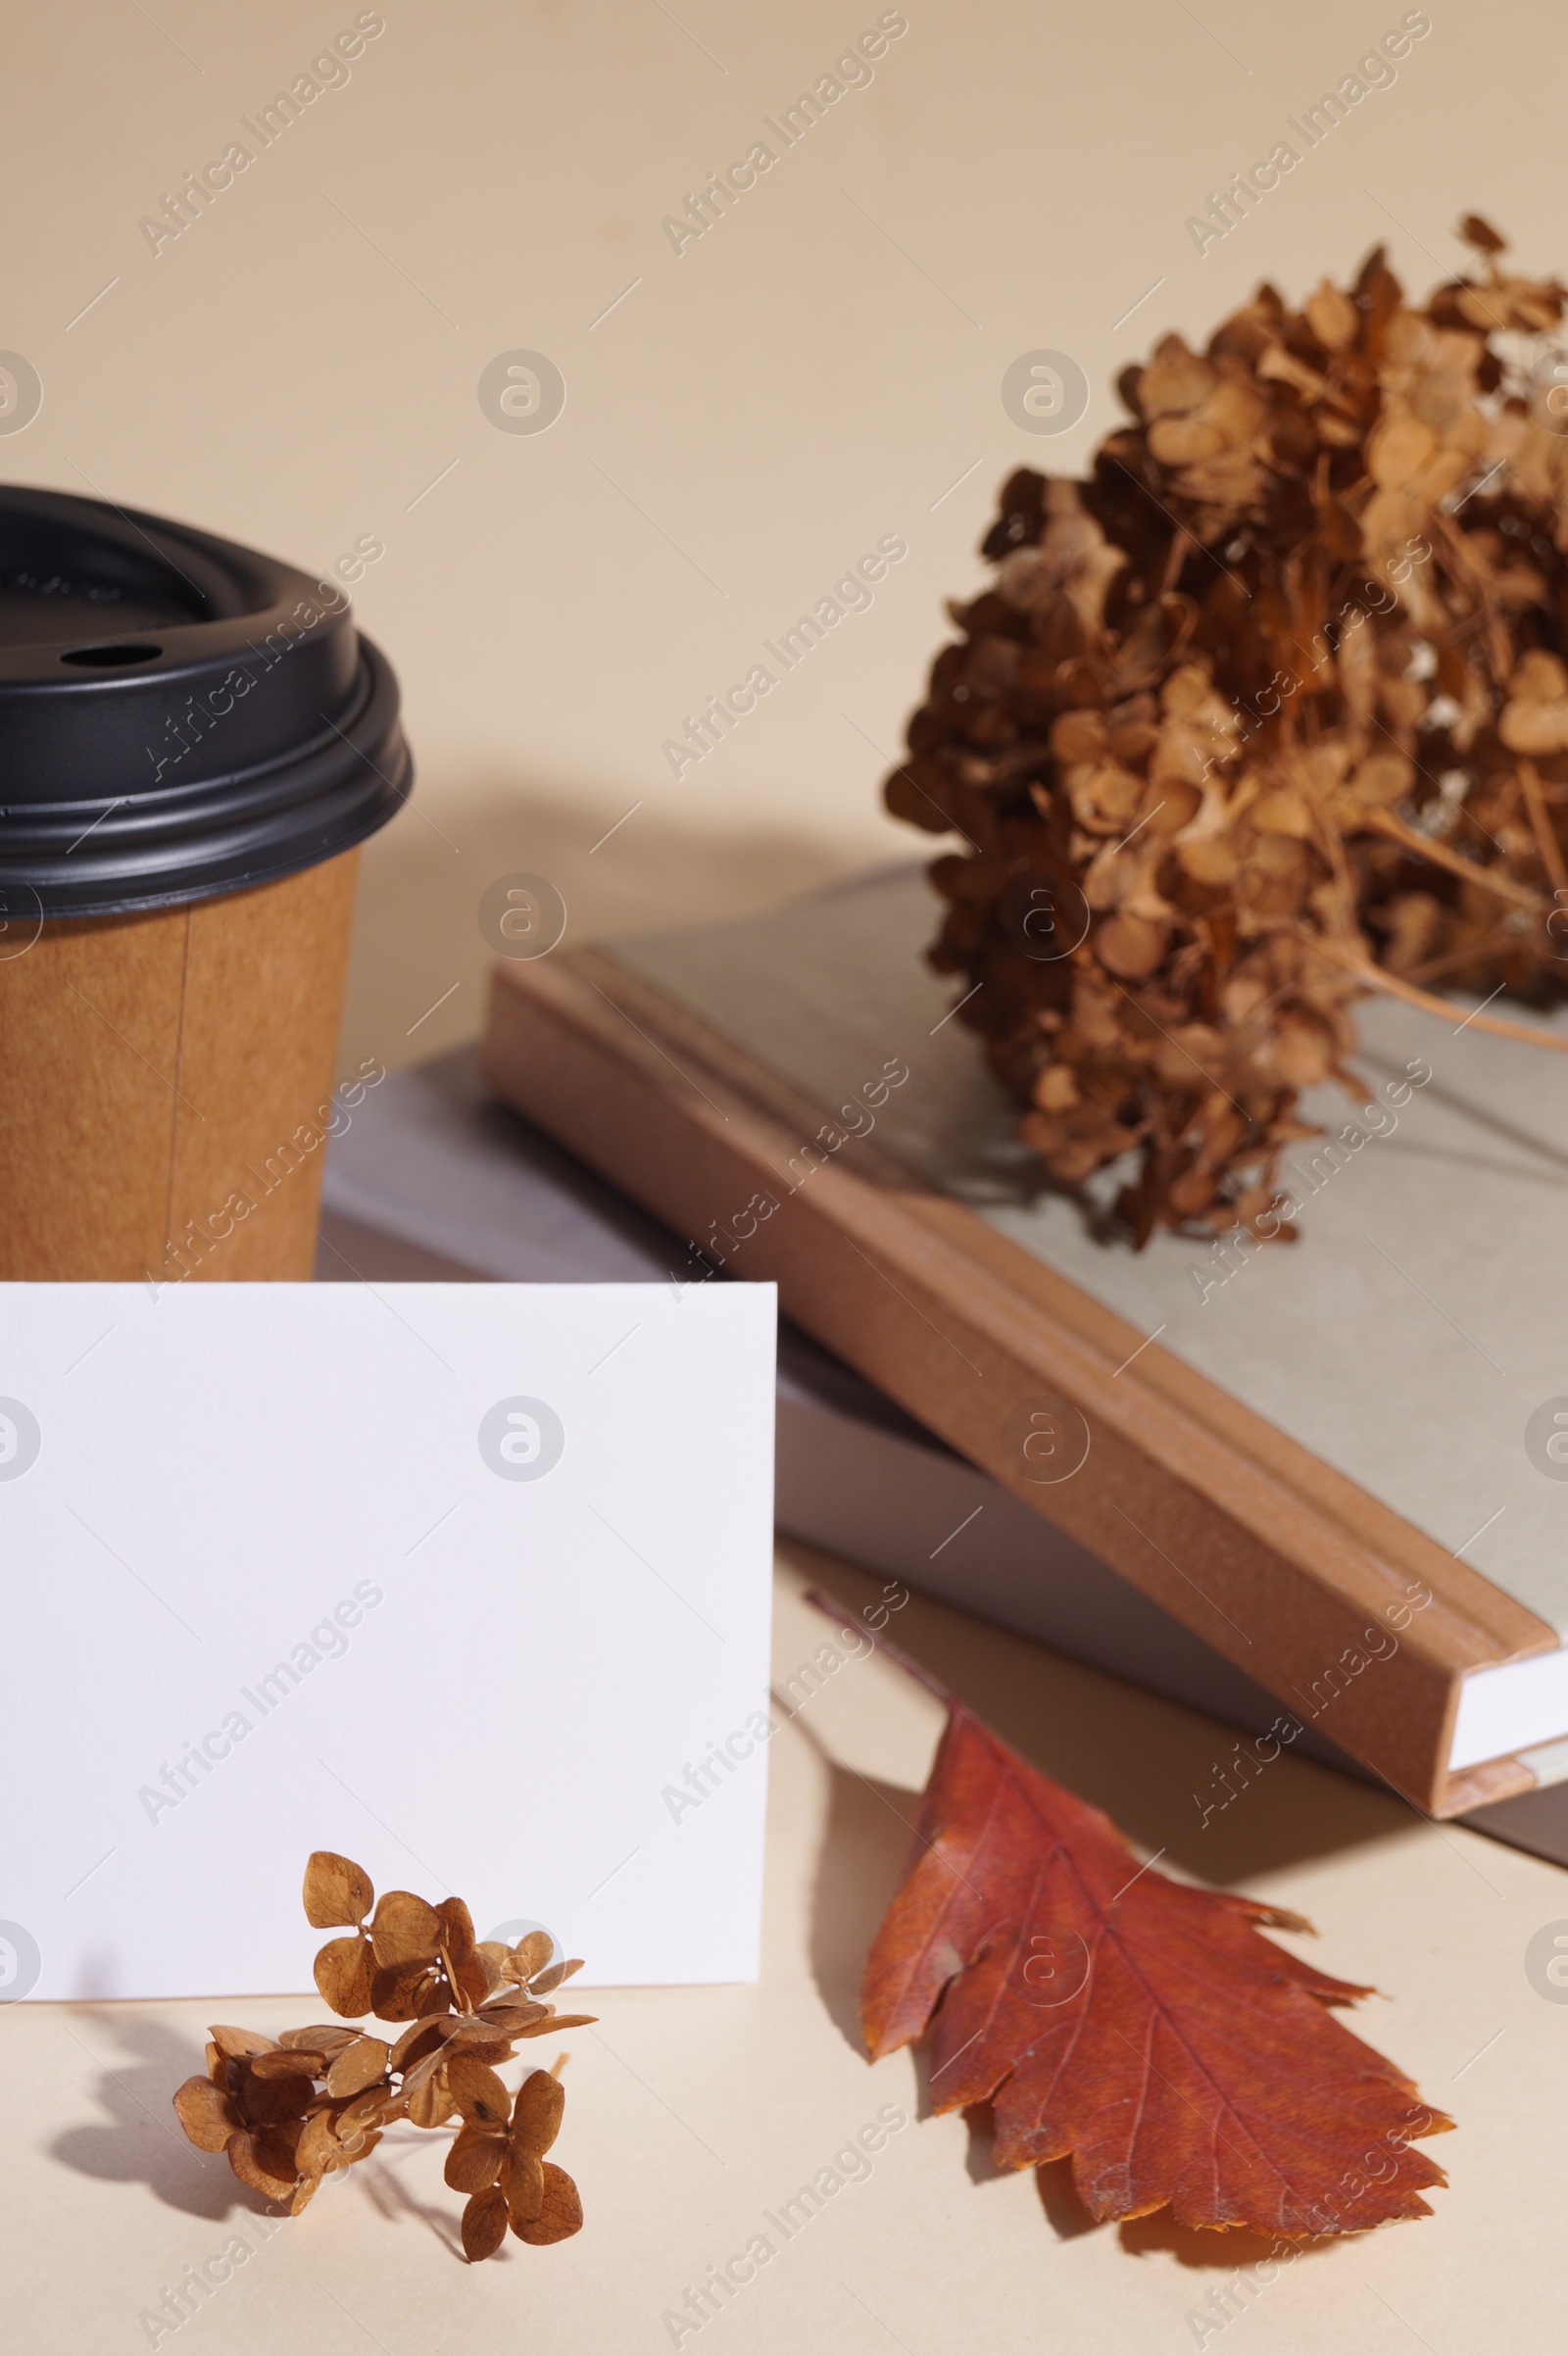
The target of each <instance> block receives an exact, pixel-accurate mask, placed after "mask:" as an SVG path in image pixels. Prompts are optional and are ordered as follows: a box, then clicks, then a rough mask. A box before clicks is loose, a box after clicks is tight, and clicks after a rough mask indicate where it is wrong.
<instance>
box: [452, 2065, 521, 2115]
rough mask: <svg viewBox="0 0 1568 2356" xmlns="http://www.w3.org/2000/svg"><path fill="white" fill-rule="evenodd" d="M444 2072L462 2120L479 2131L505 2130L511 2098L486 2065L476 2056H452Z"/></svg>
mask: <svg viewBox="0 0 1568 2356" xmlns="http://www.w3.org/2000/svg"><path fill="white" fill-rule="evenodd" d="M446 2072H447V2084H448V2086H450V2087H451V2089H452V2099H453V2101H454V2102H455V2103H456V2104H457V2106H458V2109H459V2110H460V2111H461V2112H462V2114H463V2116H464V2118H465V2119H466V2120H469V2121H475V2120H476V2121H477V2122H478V2123H479V2125H480V2126H482V2127H505V2125H506V2123H507V2113H508V2111H509V2110H510V2109H511V2107H512V2097H511V2096H510V2095H509V2093H508V2092H507V2089H506V2087H505V2086H503V2085H502V2083H501V2081H500V2079H499V2078H498V2077H497V2076H496V2074H495V2072H494V2070H492V2069H491V2067H490V2065H489V2063H488V2062H482V2061H480V2060H479V2058H478V2057H477V2055H476V2054H471V2053H454V2054H453V2056H452V2059H451V2060H450V2061H449V2062H448V2063H447V2065H446Z"/></svg>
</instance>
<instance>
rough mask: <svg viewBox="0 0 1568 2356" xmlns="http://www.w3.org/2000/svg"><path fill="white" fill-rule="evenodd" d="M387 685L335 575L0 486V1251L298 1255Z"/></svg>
mask: <svg viewBox="0 0 1568 2356" xmlns="http://www.w3.org/2000/svg"><path fill="white" fill-rule="evenodd" d="M367 561H369V560H368V559H367ZM346 562H347V561H346V560H340V566H339V568H340V569H341V568H342V566H343V564H345V563H346ZM359 568H360V569H361V570H363V564H360V567H359ZM353 576H354V568H353V565H350V566H349V570H348V575H347V577H353ZM398 702H399V699H398V688H397V681H396V679H395V677H394V676H393V674H392V671H391V668H390V666H389V665H388V663H386V661H385V659H384V658H383V657H382V656H381V654H380V653H379V651H378V650H377V649H376V648H375V647H374V646H372V645H371V644H370V642H369V641H368V639H366V638H363V637H362V636H361V635H360V634H359V632H358V631H357V630H356V628H355V626H354V623H353V620H352V617H351V614H350V609H349V602H348V594H347V590H346V588H345V586H344V582H343V580H341V579H338V578H335V577H334V578H330V579H326V580H317V581H313V580H312V579H311V577H310V576H309V575H308V574H306V573H303V572H300V571H298V570H296V569H295V568H294V567H293V566H290V565H287V564H280V563H278V562H277V560H275V559H274V558H271V557H267V556H263V555H261V554H259V553H258V552H257V551H255V550H254V549H247V548H242V547H240V546H238V545H237V544H235V543H233V542H229V541H224V540H220V539H217V538H215V537H214V536H213V535H211V534H210V533H206V532H201V531H198V530H195V529H193V528H192V527H191V526H189V525H186V524H181V523H174V522H172V521H170V520H169V519H168V518H167V517H162V516H157V515H136V514H132V513H130V512H128V511H126V510H123V509H121V508H118V507H113V506H110V505H108V504H107V503H103V502H99V501H96V500H84V499H77V498H74V497H73V496H68V495H66V494H62V493H58V492H50V491H36V490H31V489H20V488H16V487H13V486H5V485H0V1278H4V1279H9V1280H12V1281H17V1280H21V1281H24V1282H26V1281H43V1282H82V1281H89V1280H100V1281H111V1282H114V1281H119V1282H127V1281H138V1280H144V1281H146V1282H149V1283H152V1284H154V1285H163V1284H170V1283H184V1282H187V1281H196V1282H200V1281H206V1280H217V1281H222V1280H228V1281H237V1280H243V1279H248V1278H258V1277H284V1278H305V1277H309V1276H310V1275H311V1274H312V1272H313V1260H314V1256H315V1247H316V1232H317V1219H318V1207H319V1200H320V1188H321V1171H322V1164H323V1161H324V1159H325V1153H326V1145H327V1139H328V1136H329V1133H330V1132H331V1130H332V1129H333V1128H334V1127H341V1125H342V1122H343V1120H344V1118H345V1117H347V1115H346V1112H345V1108H344V1107H343V1106H342V1105H341V1104H339V1103H337V1102H336V1101H335V1099H334V1093H333V1091H334V1079H335V1077H336V1074H335V1071H334V1064H335V1060H336V1055H337V1036H338V1027H339V1024H340V1021H341V1018H342V1007H343V987H344V978H345V974H346V970H347V963H348V953H349V939H350V932H351V927H352V921H353V908H354V885H355V878H356V874H357V870H358V866H359V845H360V844H361V843H363V842H364V841H365V840H366V838H367V837H368V835H370V834H372V833H373V832H374V831H375V829H376V828H377V827H379V826H381V825H384V824H385V822H386V821H387V819H388V818H390V817H391V816H393V815H394V814H395V812H396V811H397V810H399V809H400V808H401V807H402V804H403V802H404V801H405V799H406V798H407V796H408V793H409V789H410V785H411V783H412V776H413V769H412V763H411V761H410V759H409V754H408V748H407V746H406V745H405V743H404V740H403V735H402V730H401V727H400V723H399V715H398ZM354 1076H355V1075H351V1079H352V1078H353V1077H354ZM366 1076H367V1075H366V1074H364V1073H362V1074H360V1075H358V1077H359V1078H360V1079H361V1080H362V1081H363V1080H364V1079H365V1077H366Z"/></svg>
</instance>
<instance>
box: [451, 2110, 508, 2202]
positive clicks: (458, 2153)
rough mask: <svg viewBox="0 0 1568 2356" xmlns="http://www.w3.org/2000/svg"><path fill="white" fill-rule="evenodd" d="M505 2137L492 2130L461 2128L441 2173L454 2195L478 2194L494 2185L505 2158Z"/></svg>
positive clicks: (471, 2127)
mask: <svg viewBox="0 0 1568 2356" xmlns="http://www.w3.org/2000/svg"><path fill="white" fill-rule="evenodd" d="M506 2151H507V2143H506V2137H505V2136H504V2135H498V2134H497V2132H496V2131H495V2129H494V2128H490V2127H477V2126H471V2125H470V2126H466V2127H460V2128H459V2130H458V2133H457V2136H456V2138H455V2140H454V2142H453V2145H452V2149H451V2150H450V2151H449V2152H448V2153H447V2164H446V2168H445V2171H444V2174H445V2176H446V2181H447V2183H448V2184H450V2185H451V2186H452V2189H453V2191H454V2192H480V2191H482V2190H483V2189H484V2187H485V2185H486V2184H494V2183H495V2181H496V2178H497V2177H498V2176H499V2174H500V2172H501V2163H502V2161H503V2159H505V2157H506Z"/></svg>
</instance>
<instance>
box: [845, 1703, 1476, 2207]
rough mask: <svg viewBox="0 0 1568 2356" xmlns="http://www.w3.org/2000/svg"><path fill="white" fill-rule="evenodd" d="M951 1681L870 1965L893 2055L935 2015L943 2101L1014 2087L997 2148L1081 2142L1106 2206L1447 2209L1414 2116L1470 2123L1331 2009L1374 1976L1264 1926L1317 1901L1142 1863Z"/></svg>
mask: <svg viewBox="0 0 1568 2356" xmlns="http://www.w3.org/2000/svg"><path fill="white" fill-rule="evenodd" d="M906 1666H908V1667H910V1668H913V1664H912V1663H906ZM915 1674H917V1675H920V1674H922V1673H921V1672H919V1671H916V1672H915ZM944 1698H945V1699H947V1701H948V1706H949V1710H950V1717H949V1723H948V1728H947V1731H946V1733H945V1735H944V1736H943V1739H942V1744H941V1748H940V1750H939V1751H938V1754H937V1760H936V1765H935V1767H934V1768H933V1770H932V1775H931V1780H930V1783H929V1784H928V1786H927V1787H926V1792H925V1796H924V1799H923V1802H922V1805H921V1809H920V1814H919V1818H918V1822H917V1825H916V1832H915V1841H914V1844H913V1848H912V1850H911V1855H910V1862H909V1865H908V1868H907V1872H906V1875H905V1879H904V1882H903V1884H902V1885H901V1887H900V1890H899V1891H898V1894H897V1896H896V1897H895V1898H894V1900H893V1903H892V1905H891V1906H890V1907H889V1909H888V1912H887V1915H886V1917H885V1919H884V1921H883V1923H882V1927H881V1929H880V1930H879V1932H878V1933H877V1937H876V1939H875V1942H874V1944H873V1946H872V1949H871V1953H870V1956H869V1957H868V1959H867V1963H866V1969H865V1979H864V1983H863V1986H862V1988H861V2021H862V2026H863V2028H864V2032H865V2041H866V2044H867V2047H868V2048H869V2051H870V2054H871V2057H872V2059H873V2060H878V2059H880V2058H881V2056H882V2055H883V2054H885V2053H892V2052H894V2051H896V2050H897V2048H898V2047H899V2046H901V2045H908V2044H912V2043H914V2042H915V2041H916V2040H917V2039H920V2038H923V2037H929V2050H930V2063H931V2070H930V2085H931V2098H932V2105H933V2108H934V2109H935V2110H937V2111H939V2112H941V2111H953V2110H958V2109H960V2108H962V2107H963V2106H965V2105H967V2104H970V2103H981V2102H990V2103H992V2104H994V2106H995V2118H996V2146H995V2149H996V2158H997V2160H998V2162H999V2164H1000V2165H1001V2166H1003V2167H1006V2168H1027V2167H1037V2166H1040V2165H1041V2164H1043V2163H1044V2162H1047V2161H1050V2160H1058V2159H1061V2158H1064V2157H1067V2156H1070V2158H1071V2161H1072V2174H1073V2182H1074V2184H1075V2186H1076V2188H1077V2191H1078V2194H1079V2197H1080V2198H1081V2199H1082V2201H1083V2203H1084V2205H1085V2207H1086V2208H1087V2209H1088V2210H1089V2212H1090V2214H1091V2215H1092V2216H1094V2217H1095V2218H1097V2219H1101V2220H1104V2219H1109V2218H1126V2217H1142V2216H1144V2215H1146V2214H1147V2213H1148V2212H1149V2211H1150V2210H1152V2209H1159V2208H1163V2207H1166V2206H1167V2205H1168V2206H1169V2208H1170V2210H1171V2212H1172V2215H1173V2216H1174V2218H1175V2220H1176V2222H1177V2223H1178V2224H1179V2225H1183V2226H1220V2227H1242V2226H1246V2227H1250V2228H1252V2229H1253V2230H1254V2231H1256V2232H1258V2233H1270V2234H1276V2235H1283V2236H1285V2237H1287V2238H1304V2237H1306V2236H1309V2235H1316V2234H1330V2233H1362V2232H1364V2231H1366V2229H1367V2228H1369V2227H1371V2226H1376V2225H1383V2224H1386V2223H1387V2222H1388V2221H1389V2220H1390V2219H1392V2218H1399V2217H1424V2216H1430V2215H1431V2211H1430V2209H1429V2208H1428V2206H1427V2203H1426V2202H1425V2201H1424V2200H1423V2199H1422V2198H1421V2191H1422V2189H1423V2188H1424V2187H1426V2186H1428V2185H1432V2184H1444V2183H1446V2178H1445V2176H1444V2173H1443V2171H1442V2169H1441V2168H1439V2167H1438V2166H1437V2165H1436V2163H1435V2162H1434V2161H1432V2160H1431V2159H1429V2158H1428V2157H1427V2155H1426V2153H1425V2152H1423V2151H1418V2150H1415V2149H1414V2148H1412V2143H1411V2138H1413V2137H1415V2136H1418V2135H1433V2134H1435V2133H1437V2132H1438V2131H1439V2130H1440V2129H1443V2128H1446V2127H1450V2126H1451V2125H1452V2121H1451V2120H1449V2119H1446V2118H1445V2117H1444V2116H1443V2114H1442V2113H1441V2112H1438V2111H1434V2110H1432V2109H1430V2108H1429V2107H1428V2106H1427V2105H1426V2104H1424V2103H1422V2102H1421V2101H1420V2100H1419V2098H1418V2097H1417V2094H1416V2090H1415V2087H1414V2086H1413V2085H1412V2083H1411V2082H1410V2080H1408V2079H1407V2078H1406V2077H1405V2076H1404V2075H1403V2073H1402V2072H1401V2071H1399V2070H1397V2069H1396V2068H1395V2066H1394V2064H1393V2063H1392V2062H1390V2061H1387V2060H1385V2059H1384V2057H1383V2055H1382V2054H1380V2053H1375V2052H1374V2051H1373V2050H1372V2048H1371V2046H1370V2045H1363V2044H1362V2042H1361V2040H1360V2039H1359V2037H1352V2036H1351V2035H1350V2033H1349V2031H1348V2029H1345V2028H1343V2027H1342V2026H1341V2024H1340V2023H1339V2022H1338V2021H1336V2020H1335V2019H1334V2018H1333V2017H1332V2015H1331V2013H1330V2012H1329V2011H1328V2010H1327V2007H1329V2006H1331V2005H1338V2004H1348V2003H1351V2002H1353V2001H1354V2000H1355V1999H1356V1998H1357V1997H1360V1996H1365V1995H1369V1994H1371V1993H1372V1990H1371V1989H1370V1988H1355V1987H1352V1986H1351V1985H1350V1984H1349V1983H1348V1982H1347V1981H1344V1980H1334V1979H1331V1978H1330V1977H1329V1976H1328V1974H1327V1973H1325V1972H1320V1971H1317V1970H1315V1969H1314V1968H1313V1967H1312V1966H1311V1965H1310V1964H1307V1963H1303V1962H1301V1961H1299V1959H1298V1958H1297V1957H1296V1956H1294V1955H1292V1954H1289V1953H1287V1951H1286V1950H1285V1949H1284V1948H1282V1947H1279V1946H1276V1945H1275V1943H1274V1941H1273V1940H1272V1939H1263V1938H1260V1937H1259V1935H1258V1926H1260V1925H1269V1926H1272V1927H1273V1928H1275V1929H1279V1930H1295V1931H1299V1930H1305V1929H1307V1928H1308V1927H1309V1926H1308V1925H1306V1924H1305V1923H1303V1922H1302V1921H1301V1919H1300V1917H1299V1916H1298V1915H1293V1914H1287V1913H1285V1912H1283V1911H1282V1910H1281V1909H1280V1908H1278V1907H1273V1906H1266V1905H1260V1904H1258V1903H1257V1902H1255V1901H1254V1900H1252V1899H1250V1898H1242V1897H1233V1896H1230V1895H1229V1894H1227V1893H1225V1892H1223V1891H1218V1890H1195V1889H1189V1888H1187V1887H1185V1886H1184V1885H1182V1884H1180V1883H1177V1882H1172V1881H1169V1880H1167V1878H1166V1877H1165V1876H1164V1875H1163V1874H1159V1873H1155V1872H1154V1871H1153V1870H1152V1868H1148V1867H1146V1868H1145V1869H1143V1870H1142V1871H1140V1869H1139V1866H1138V1863H1137V1860H1136V1859H1135V1858H1134V1857H1133V1856H1132V1854H1131V1852H1130V1851H1129V1850H1128V1848H1127V1846H1126V1844H1125V1842H1124V1841H1123V1840H1122V1838H1121V1836H1120V1834H1119V1833H1118V1832H1117V1831H1116V1828H1115V1826H1114V1825H1113V1824H1112V1823H1111V1822H1110V1819H1109V1818H1108V1817H1107V1816H1104V1815H1103V1814H1102V1812H1101V1811H1100V1809H1098V1808H1093V1807H1090V1806H1089V1805H1087V1803H1086V1802H1085V1801H1083V1800H1081V1799H1077V1798H1075V1797H1074V1796H1073V1794H1072V1793H1071V1792H1066V1791H1063V1790H1062V1788H1061V1786H1060V1785H1059V1784H1054V1783H1052V1782H1050V1781H1049V1780H1048V1778H1047V1777H1045V1776H1043V1775H1041V1774H1039V1773H1038V1772H1037V1771H1036V1770H1035V1769H1034V1768H1033V1767H1030V1766H1029V1765H1028V1764H1027V1763H1026V1762H1025V1761H1024V1760H1023V1759H1021V1758H1019V1757H1018V1756H1017V1754H1016V1752H1014V1751H1012V1750H1009V1749H1008V1747H1007V1745H1006V1744H1005V1742H1001V1741H1000V1740H999V1739H998V1738H997V1736H995V1735H994V1734H992V1733H991V1732H990V1730H989V1729H988V1728H987V1727H985V1726H984V1725H982V1724H981V1722H980V1721H979V1720H978V1719H977V1718H975V1717H973V1716H971V1714H970V1713H969V1712H968V1711H967V1710H966V1709H964V1708H963V1707H962V1706H961V1705H960V1704H958V1703H956V1702H955V1701H953V1700H952V1698H951V1697H950V1696H946V1695H945V1696H944Z"/></svg>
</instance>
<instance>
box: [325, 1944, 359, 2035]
mask: <svg viewBox="0 0 1568 2356" xmlns="http://www.w3.org/2000/svg"><path fill="white" fill-rule="evenodd" d="M372 1969H373V1966H372V1963H371V1957H370V1947H369V1942H368V1939H328V1940H327V1942H326V1944H325V1946H324V1947H322V1949H321V1951H320V1953H319V1955H318V1956H317V1958H316V1985H317V1987H318V1988H319V1990H320V1992H321V1994H322V1996H323V1997H324V1998H325V2000H326V2002H327V2003H328V2004H330V2005H331V2007H332V2010H333V2011H334V2012H338V2013H342V2014H343V2015H344V2016H345V2017H346V2018H348V2019H352V2020H358V2019H360V2018H362V2017H363V2015H364V2014H366V2013H368V2011H369V2010H370V1976H371V1972H372Z"/></svg>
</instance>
